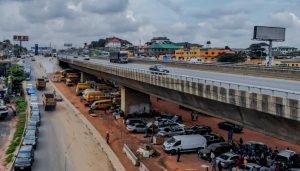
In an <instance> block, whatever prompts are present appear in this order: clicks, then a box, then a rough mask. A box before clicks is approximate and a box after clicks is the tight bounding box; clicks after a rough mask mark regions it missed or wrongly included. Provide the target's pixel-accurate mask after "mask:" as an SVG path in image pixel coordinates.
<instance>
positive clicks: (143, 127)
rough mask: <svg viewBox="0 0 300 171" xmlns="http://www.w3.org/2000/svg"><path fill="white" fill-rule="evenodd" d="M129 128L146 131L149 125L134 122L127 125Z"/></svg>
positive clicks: (133, 130)
mask: <svg viewBox="0 0 300 171" xmlns="http://www.w3.org/2000/svg"><path fill="white" fill-rule="evenodd" d="M127 130H128V131H129V132H140V133H145V132H146V130H147V126H146V125H145V124H143V123H133V124H129V125H127Z"/></svg>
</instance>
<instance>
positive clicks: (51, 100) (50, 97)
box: [43, 93, 56, 110]
mask: <svg viewBox="0 0 300 171" xmlns="http://www.w3.org/2000/svg"><path fill="white" fill-rule="evenodd" d="M43 105H44V108H45V110H49V109H55V108H56V98H55V95H54V94H53V93H44V94H43Z"/></svg>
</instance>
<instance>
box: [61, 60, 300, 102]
mask: <svg viewBox="0 0 300 171" xmlns="http://www.w3.org/2000/svg"><path fill="white" fill-rule="evenodd" d="M67 58H68V59H73V60H77V61H85V62H90V63H99V64H110V65H115V66H120V67H127V68H135V69H141V70H146V71H148V69H149V66H150V64H135V63H128V64H115V63H110V62H109V61H108V60H104V59H90V60H89V61H87V60H84V59H83V58H82V57H78V58H73V57H72V56H68V57H67ZM168 69H169V70H170V74H176V75H184V76H190V77H196V78H201V79H212V80H217V81H225V82H234V83H240V84H247V85H252V86H261V87H266V88H275V89H281V90H288V91H292V92H295V93H298V94H299V97H298V96H297V97H292V98H297V99H298V98H299V99H300V81H291V80H282V79H274V78H265V77H254V76H245V75H239V74H238V73H237V74H227V73H219V72H209V71H200V70H192V69H188V68H187V69H183V68H171V67H169V68H168ZM233 88H234V87H233ZM241 89H243V87H242V88H241ZM245 90H246V89H245ZM253 91H254V92H255V90H253ZM265 93H266V94H269V93H270V92H265ZM278 96H284V94H278Z"/></svg>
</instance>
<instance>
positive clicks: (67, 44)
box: [64, 43, 72, 47]
mask: <svg viewBox="0 0 300 171" xmlns="http://www.w3.org/2000/svg"><path fill="white" fill-rule="evenodd" d="M64 47H72V44H71V43H65V44H64Z"/></svg>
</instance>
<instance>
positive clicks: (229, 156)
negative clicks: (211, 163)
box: [216, 152, 239, 168]
mask: <svg viewBox="0 0 300 171" xmlns="http://www.w3.org/2000/svg"><path fill="white" fill-rule="evenodd" d="M238 159H239V155H237V154H235V153H231V152H227V153H223V154H221V155H220V156H218V157H217V158H216V161H217V163H219V162H221V165H222V167H223V168H228V167H229V166H230V165H233V164H234V163H236V161H237V160H238Z"/></svg>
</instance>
